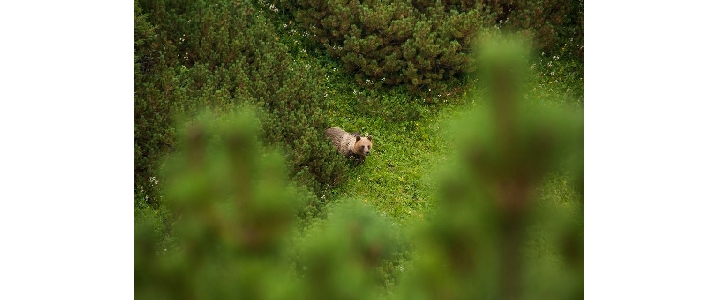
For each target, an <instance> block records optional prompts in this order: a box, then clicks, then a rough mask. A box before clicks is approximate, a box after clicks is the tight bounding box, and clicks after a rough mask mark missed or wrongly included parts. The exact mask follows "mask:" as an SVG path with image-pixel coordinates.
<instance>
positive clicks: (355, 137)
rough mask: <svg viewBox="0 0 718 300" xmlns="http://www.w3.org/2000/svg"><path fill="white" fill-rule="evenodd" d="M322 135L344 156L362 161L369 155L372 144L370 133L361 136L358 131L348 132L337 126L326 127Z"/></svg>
mask: <svg viewBox="0 0 718 300" xmlns="http://www.w3.org/2000/svg"><path fill="white" fill-rule="evenodd" d="M324 135H326V136H327V137H328V138H330V139H331V140H332V144H334V147H336V148H337V150H338V151H339V152H340V153H341V154H344V156H347V157H351V156H354V157H355V158H357V159H359V160H360V161H363V160H364V159H365V158H366V156H367V155H369V153H370V151H371V148H372V146H373V144H372V141H371V135H370V136H367V137H362V136H361V135H360V134H359V133H348V132H346V131H344V130H343V129H341V128H339V127H332V128H328V129H327V130H326V131H324Z"/></svg>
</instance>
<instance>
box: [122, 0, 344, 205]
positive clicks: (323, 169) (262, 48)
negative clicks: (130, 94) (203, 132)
mask: <svg viewBox="0 0 718 300" xmlns="http://www.w3.org/2000/svg"><path fill="white" fill-rule="evenodd" d="M322 80H323V79H322V77H321V76H320V74H319V73H318V71H317V70H311V69H308V64H306V63H303V62H302V61H301V60H297V59H295V58H294V57H292V56H291V55H290V54H288V47H287V46H286V45H284V44H282V43H281V42H279V37H278V35H277V34H276V32H275V29H274V27H273V25H272V23H271V22H269V21H267V20H266V19H265V18H264V17H263V14H262V13H261V12H260V11H258V10H257V9H255V7H254V5H253V4H252V3H250V2H249V1H222V0H210V1H199V2H195V1H144V0H138V1H136V2H135V188H136V190H137V191H140V190H141V191H145V192H147V191H148V190H152V191H149V192H147V193H148V199H149V201H150V202H153V203H156V202H157V201H158V194H157V193H156V192H154V190H156V189H157V188H158V187H154V188H153V187H152V185H151V184H150V181H151V179H152V178H156V176H157V175H156V173H157V169H158V168H159V167H160V166H159V165H158V163H157V162H158V161H160V159H161V157H162V156H163V155H166V154H167V153H169V152H170V151H171V150H172V149H174V148H175V144H174V140H175V136H176V133H175V131H174V126H173V125H174V124H173V122H174V121H173V120H174V119H175V117H191V116H192V115H193V114H195V113H196V112H197V111H200V110H202V109H204V108H210V109H212V110H214V111H216V112H227V111H229V110H231V109H232V108H233V107H236V106H237V105H240V104H251V105H253V106H255V107H258V108H259V109H260V111H261V112H260V113H259V115H260V118H261V120H262V131H261V134H262V141H263V142H264V143H265V144H267V145H274V146H277V147H278V148H280V149H282V150H284V153H285V154H286V155H287V159H286V161H287V163H288V165H289V169H290V175H291V177H292V178H295V179H296V181H298V182H300V183H301V184H303V185H305V186H306V187H308V188H309V189H310V190H312V191H313V192H315V194H319V193H320V191H322V190H325V189H327V188H328V187H331V186H333V185H336V184H338V183H340V182H341V181H342V180H343V173H344V171H345V169H346V167H347V166H346V163H345V161H344V159H343V158H342V157H341V156H340V155H337V154H336V151H335V150H334V149H333V148H332V147H331V144H329V143H326V139H325V138H324V136H323V132H324V129H325V128H328V127H330V124H328V123H327V122H326V121H325V119H324V116H323V113H322V111H323V110H324V109H325V107H324V106H325V103H324V102H323V101H322V100H323V99H322V98H321V94H322V93H321V90H320V87H321V83H322ZM159 186H160V187H161V183H160V185H159Z"/></svg>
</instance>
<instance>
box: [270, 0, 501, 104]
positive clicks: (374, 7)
mask: <svg viewBox="0 0 718 300" xmlns="http://www.w3.org/2000/svg"><path fill="white" fill-rule="evenodd" d="M275 2H276V3H277V5H278V7H280V8H282V9H283V10H284V11H285V12H286V13H287V14H292V15H293V16H294V18H295V20H296V21H297V22H298V23H299V24H300V25H301V28H302V30H305V31H307V32H308V33H309V34H310V36H312V37H313V38H314V40H315V41H316V42H318V43H319V44H321V45H322V46H323V47H324V48H325V49H326V50H327V52H328V53H329V55H331V56H333V57H337V58H339V59H340V60H341V61H342V62H343V64H344V66H345V69H346V71H347V72H348V73H350V74H355V76H356V77H355V79H356V81H357V82H358V83H360V84H362V85H365V86H371V87H381V86H389V87H391V86H397V85H404V86H406V88H407V90H409V91H410V92H413V93H422V94H425V95H428V94H430V93H429V92H430V91H431V89H434V90H435V92H436V91H440V90H443V89H446V88H447V86H448V85H450V83H451V82H452V81H453V80H455V79H456V78H457V77H458V76H460V75H461V74H464V73H466V72H468V71H470V69H471V64H470V63H469V53H468V52H469V49H470V48H471V45H470V41H471V40H472V38H473V37H475V36H476V35H477V34H478V32H479V29H480V28H482V27H487V26H488V25H490V22H491V21H492V20H493V19H492V18H491V17H489V16H490V13H488V12H486V11H485V10H484V6H483V5H480V4H479V5H474V4H472V2H468V1H465V2H462V1H450V2H448V3H446V4H444V3H442V2H431V1H409V0H404V1H356V0H353V1H341V0H339V1H337V0H335V1H318V0H288V1H283V0H280V1H275ZM429 99H431V98H429Z"/></svg>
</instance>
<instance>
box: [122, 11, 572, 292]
mask: <svg viewBox="0 0 718 300" xmlns="http://www.w3.org/2000/svg"><path fill="white" fill-rule="evenodd" d="M582 9H583V2H582V1H565V0H533V1H531V0H527V1H476V2H471V1H392V2H383V1H362V2H359V1H299V0H298V1H260V2H258V3H254V2H250V1H242V0H238V1H226V0H208V1H199V2H195V1H143V0H136V1H135V201H134V202H135V296H136V297H138V298H152V299H154V298H172V299H176V298H207V297H223V298H229V297H233V298H234V297H237V296H244V297H249V298H292V299H297V298H311V299H315V298H319V297H326V298H352V299H354V298H377V297H388V298H405V299H416V298H497V297H498V298H513V299H518V298H522V299H541V298H562V299H574V298H579V297H582V287H583V279H582V278H583V277H582V276H583V262H582V259H583V250H582V247H583V230H582V228H583V213H582V211H583V203H582V181H583V177H582V174H583V170H582V139H583V138H582V126H583V125H582V124H583V121H582V114H583V59H582V55H583V54H582V47H583V31H582V28H583V23H582V22H583V21H582ZM521 37H523V38H524V39H522V38H521ZM525 39H528V40H530V41H532V43H533V45H534V47H535V48H534V49H535V50H534V51H533V52H528V51H526V49H527V48H528V47H526V45H527V44H526V43H523V42H521V41H523V40H525ZM497 41H500V42H497ZM476 71H479V72H476ZM330 126H339V127H342V128H344V129H346V130H347V131H350V132H356V131H359V132H362V133H364V134H371V135H373V137H374V151H373V153H372V155H371V156H369V157H368V159H367V160H366V162H364V163H363V164H359V165H356V164H353V163H352V162H351V161H349V160H347V159H346V158H344V157H343V156H341V155H340V154H339V153H337V152H336V150H335V149H334V148H333V147H332V146H331V143H330V142H329V141H328V140H327V139H326V138H325V137H324V136H323V132H324V129H325V128H328V127H330Z"/></svg>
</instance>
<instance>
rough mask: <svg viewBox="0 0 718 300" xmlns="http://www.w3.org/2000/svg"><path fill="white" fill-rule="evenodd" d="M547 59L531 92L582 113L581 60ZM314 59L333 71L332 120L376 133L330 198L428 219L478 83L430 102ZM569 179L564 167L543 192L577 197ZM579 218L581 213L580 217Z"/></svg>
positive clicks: (329, 91) (476, 99)
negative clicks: (457, 124)
mask: <svg viewBox="0 0 718 300" xmlns="http://www.w3.org/2000/svg"><path fill="white" fill-rule="evenodd" d="M544 61H546V59H545V58H539V59H537V60H536V62H535V63H534V67H533V68H532V70H533V74H532V76H531V77H530V82H529V84H530V85H531V86H532V87H531V89H530V92H531V93H532V94H533V95H534V96H535V97H536V98H537V99H538V100H539V101H538V102H537V103H536V105H559V106H562V107H565V108H571V109H573V110H575V111H577V113H582V110H583V95H582V91H583V82H582V80H583V78H581V77H580V76H581V73H579V72H578V70H579V69H578V68H577V66H574V65H568V63H566V64H562V63H561V62H556V61H555V60H552V61H550V62H551V64H550V65H548V64H547V63H544ZM314 63H317V64H320V65H318V66H317V67H320V68H324V69H325V70H327V79H328V80H327V86H326V87H325V95H324V96H325V98H326V99H327V103H328V107H329V110H328V112H327V116H326V117H327V118H328V120H329V122H330V124H332V125H333V126H339V127H341V128H343V129H345V130H346V131H348V132H361V134H363V135H369V134H370V135H372V136H373V137H374V148H373V151H372V154H371V155H370V156H369V157H368V158H367V160H366V161H365V163H363V164H361V165H357V166H353V167H352V168H350V171H349V173H348V174H347V176H346V181H345V182H344V183H342V184H341V185H339V186H337V187H335V188H334V189H331V190H330V191H329V193H330V194H331V195H330V196H331V198H332V199H340V198H341V197H343V196H349V197H354V198H358V199H361V200H362V201H363V202H365V203H369V204H371V205H372V206H374V207H375V208H376V209H377V210H378V211H379V212H380V213H381V214H382V215H384V216H388V217H390V218H391V219H393V220H394V221H395V222H398V223H399V224H408V223H413V222H416V221H419V220H423V219H424V218H425V217H426V216H427V214H431V212H432V209H433V207H434V200H435V196H436V195H435V193H436V184H435V183H436V180H435V179H436V178H435V174H436V173H437V171H438V170H440V169H441V167H442V166H444V165H446V163H447V160H448V159H450V156H451V153H452V150H454V147H453V146H452V144H453V142H452V141H451V139H452V137H451V134H450V127H451V126H452V124H453V123H454V121H455V120H457V119H460V118H461V115H463V114H465V113H466V112H467V111H468V110H470V109H471V108H474V107H476V106H481V105H482V99H481V96H479V94H480V93H479V92H478V91H477V88H475V87H469V88H464V89H457V90H456V91H457V92H456V93H454V94H450V95H440V97H437V98H438V99H441V98H442V97H443V99H442V101H438V103H435V104H426V103H424V102H423V101H417V100H418V99H412V98H411V97H410V96H408V95H407V94H405V93H402V91H401V90H400V89H393V90H383V91H365V90H362V89H361V88H360V87H358V86H357V85H356V84H354V82H353V80H352V78H350V77H348V76H346V75H345V74H342V73H341V72H340V71H338V67H337V65H335V63H334V62H332V61H327V60H314ZM541 64H543V65H541ZM551 73H553V74H551ZM469 84H474V85H475V84H476V81H474V82H470V83H469ZM567 178H568V175H567V174H564V173H561V174H558V173H557V174H554V175H552V177H551V178H547V180H546V184H545V185H544V186H543V187H542V188H541V189H540V195H539V198H540V199H544V200H545V201H558V202H560V203H564V204H565V203H574V204H575V203H578V202H579V195H578V194H577V193H576V192H567V189H569V190H571V189H572V187H573V185H570V183H569V182H567ZM567 184H568V185H567ZM544 200H542V201H544ZM577 217H580V218H581V219H582V215H581V216H578V215H577Z"/></svg>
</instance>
